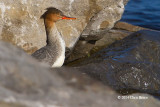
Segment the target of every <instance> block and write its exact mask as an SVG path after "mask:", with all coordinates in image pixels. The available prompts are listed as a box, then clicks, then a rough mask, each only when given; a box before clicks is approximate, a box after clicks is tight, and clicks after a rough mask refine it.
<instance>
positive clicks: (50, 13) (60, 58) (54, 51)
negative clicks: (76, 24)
mask: <svg viewBox="0 0 160 107" xmlns="http://www.w3.org/2000/svg"><path fill="white" fill-rule="evenodd" d="M41 19H43V20H44V25H45V31H46V36H47V38H46V39H47V40H46V46H44V47H42V48H40V49H39V50H37V51H35V52H34V53H33V54H32V55H31V56H32V57H34V58H35V59H37V60H38V61H40V62H44V63H47V64H49V65H50V66H51V67H61V66H62V65H63V63H64V60H65V48H66V46H65V41H64V40H63V37H62V36H61V34H60V33H59V32H58V30H57V27H56V22H57V21H60V20H63V19H68V20H75V19H76V18H74V17H68V16H65V15H64V14H63V12H62V11H61V10H59V9H57V8H54V7H49V8H47V9H46V12H45V13H44V14H43V15H42V16H41Z"/></svg>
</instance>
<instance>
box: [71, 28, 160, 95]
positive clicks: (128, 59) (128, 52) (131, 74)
mask: <svg viewBox="0 0 160 107" xmlns="http://www.w3.org/2000/svg"><path fill="white" fill-rule="evenodd" d="M159 41H160V32H158V31H150V30H142V31H138V32H136V33H133V34H131V35H130V36H128V37H126V38H124V39H122V40H120V41H117V42H115V43H113V44H112V45H110V46H109V47H107V48H104V49H102V50H101V51H99V52H98V53H95V54H93V55H91V56H90V57H89V58H86V59H83V60H80V61H77V62H75V64H73V65H76V66H80V65H85V66H84V67H80V69H82V71H85V72H87V73H88V74H89V75H90V76H93V77H94V78H97V79H99V80H101V81H103V82H104V83H105V84H109V85H110V86H112V87H113V88H114V89H117V90H123V89H128V90H138V91H140V92H147V93H152V94H160V93H159V90H160V78H159V75H160V73H159V69H160V59H159V55H160V54H159V52H160V42H159ZM76 63H77V64H76ZM87 64H88V65H87ZM86 65H87V66H86Z"/></svg>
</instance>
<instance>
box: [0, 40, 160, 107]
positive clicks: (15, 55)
mask: <svg viewBox="0 0 160 107" xmlns="http://www.w3.org/2000/svg"><path fill="white" fill-rule="evenodd" d="M0 90H1V91H0V106H1V107H56V106H67V107H106V105H107V106H109V107H117V106H122V107H124V106H130V107H142V106H145V107H150V106H152V107H159V106H160V102H159V101H158V100H156V99H155V98H154V97H152V96H150V95H147V94H134V95H131V96H134V97H139V96H143V97H147V98H148V99H146V100H133V99H128V100H127V101H126V100H119V99H118V98H117V97H118V96H119V94H117V93H115V92H114V91H113V90H111V89H110V88H108V87H107V86H104V85H102V84H101V83H100V82H98V81H96V80H93V79H91V78H89V77H88V76H87V75H85V74H82V73H81V72H79V71H78V70H77V69H74V68H65V67H64V68H59V69H49V68H48V67H47V66H45V65H42V64H40V63H38V62H36V61H35V60H34V59H32V58H31V57H30V56H29V55H26V54H25V53H24V52H23V51H22V50H20V49H18V48H16V47H14V46H12V45H10V44H8V43H4V42H0Z"/></svg>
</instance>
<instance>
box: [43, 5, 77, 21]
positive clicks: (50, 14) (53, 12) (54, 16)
mask: <svg viewBox="0 0 160 107" xmlns="http://www.w3.org/2000/svg"><path fill="white" fill-rule="evenodd" d="M46 10H47V11H46V12H45V13H44V14H43V15H42V16H41V18H43V19H47V20H50V21H53V22H56V21H58V20H61V19H69V20H74V19H76V18H72V17H67V16H65V15H64V14H63V13H62V11H60V10H58V9H56V8H54V7H49V8H47V9H46Z"/></svg>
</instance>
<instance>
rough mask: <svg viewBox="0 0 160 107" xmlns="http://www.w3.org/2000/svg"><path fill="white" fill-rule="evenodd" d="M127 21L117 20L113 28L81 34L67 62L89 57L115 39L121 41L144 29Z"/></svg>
mask: <svg viewBox="0 0 160 107" xmlns="http://www.w3.org/2000/svg"><path fill="white" fill-rule="evenodd" d="M144 29H146V28H142V27H139V26H134V25H131V24H128V23H125V22H117V23H116V24H115V26H114V27H113V28H112V29H111V30H104V29H101V30H100V31H99V32H98V33H94V34H93V35H89V36H81V37H80V40H79V41H78V42H77V44H76V45H75V47H74V49H73V51H72V52H71V54H70V56H69V57H68V58H67V59H66V61H65V63H66V64H68V63H70V62H73V61H75V60H78V59H82V58H85V57H89V56H90V55H91V54H93V53H95V52H97V51H99V50H101V49H103V48H106V47H107V46H109V45H111V44H112V43H114V42H115V41H119V40H121V39H123V38H125V37H126V36H128V35H130V34H131V33H133V32H136V31H139V30H144Z"/></svg>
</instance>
